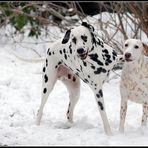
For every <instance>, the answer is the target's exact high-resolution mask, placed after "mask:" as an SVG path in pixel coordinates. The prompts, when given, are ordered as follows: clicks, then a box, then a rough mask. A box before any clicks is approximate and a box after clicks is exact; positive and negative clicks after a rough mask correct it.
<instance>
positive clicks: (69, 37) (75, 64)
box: [37, 22, 117, 135]
mask: <svg viewBox="0 0 148 148" xmlns="http://www.w3.org/2000/svg"><path fill="white" fill-rule="evenodd" d="M116 63H117V54H116V52H115V50H113V49H112V48H111V47H110V46H108V45H107V44H105V43H104V42H103V41H102V39H100V38H99V37H97V36H96V34H95V30H94V27H93V26H91V25H90V24H88V23H86V22H83V23H82V24H81V25H80V26H78V27H75V28H72V29H69V30H67V32H66V33H65V35H64V37H63V38H62V39H60V40H58V41H56V42H55V43H53V45H52V46H50V48H49V49H48V50H47V58H46V60H45V64H44V67H43V91H42V100H41V105H40V108H39V110H38V115H37V124H38V125H39V124H40V121H41V117H42V113H43V108H44V105H45V103H46V101H47V99H48V96H49V94H50V93H51V91H52V90H53V87H54V85H55V83H56V81H57V80H58V79H59V80H61V81H62V82H63V83H64V84H65V85H66V87H67V89H68V92H69V99H70V101H69V105H68V110H67V119H68V121H69V122H70V123H73V111H74V108H75V105H76V103H77V101H78V99H79V96H80V79H81V80H83V81H84V82H85V83H87V84H88V85H89V86H90V88H91V89H92V90H93V92H94V95H95V98H96V102H97V104H98V107H99V110H100V114H101V117H102V120H103V125H104V130H105V132H106V134H108V135H110V134H111V129H110V125H109V122H108V118H107V114H106V111H105V105H104V100H103V91H102V85H103V83H104V81H105V80H106V78H107V76H108V75H109V72H110V71H111V70H112V68H113V66H114V65H115V64H116Z"/></svg>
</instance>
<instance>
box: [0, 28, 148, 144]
mask: <svg viewBox="0 0 148 148" xmlns="http://www.w3.org/2000/svg"><path fill="white" fill-rule="evenodd" d="M9 29H10V28H9ZM54 29H56V28H54ZM51 31H53V30H51ZM3 32H5V30H3ZM56 32H57V34H59V31H58V30H57V31H56ZM1 33H2V32H1ZM62 35H63V34H62V33H61V34H60V36H62ZM25 39H26V40H25V41H27V43H28V42H30V44H27V43H26V44H25V46H26V48H25V49H27V48H35V49H40V50H38V53H40V54H41V56H44V55H45V50H47V48H48V46H49V44H50V43H49V42H47V43H45V44H34V45H33V44H31V42H39V41H45V39H47V38H46V37H42V39H39V40H35V39H34V38H33V39H30V38H25ZM15 40H17V41H24V38H23V40H22V38H21V37H20V36H17V37H16V38H15ZM25 49H24V48H23V47H22V46H18V44H14V43H13V42H12V40H11V39H10V38H9V39H6V38H5V37H3V38H1V40H0V146H113V145H114V146H125V145H131V146H137V145H139V146H140V145H141V146H146V145H148V141H147V137H148V129H147V128H141V126H140V124H141V115H142V107H141V105H139V104H136V103H133V102H129V105H128V112H127V117H126V122H125V133H124V134H122V133H120V132H119V131H118V127H119V114H120V90H119V85H120V74H121V71H116V73H118V75H117V74H115V73H114V72H112V73H111V75H110V78H111V79H109V81H107V82H106V83H105V84H104V86H103V91H104V100H105V106H106V112H107V115H108V119H109V123H110V126H111V129H112V132H113V136H107V135H106V134H105V133H104V129H103V123H102V119H101V117H100V113H99V110H98V106H97V103H96V101H95V98H94V94H93V92H92V90H91V89H90V88H89V87H88V85H86V84H85V83H83V82H82V81H81V95H80V100H79V102H78V104H77V105H76V108H75V111H74V124H73V126H72V127H71V128H67V127H66V125H67V119H66V111H67V107H68V101H69V99H68V92H67V90H66V87H65V86H64V85H63V83H61V82H60V81H58V82H57V83H56V85H55V87H54V90H53V91H52V93H51V94H50V96H49V99H48V101H47V103H46V105H45V108H44V113H43V117H42V120H41V125H40V126H37V125H36V114H37V110H38V108H39V105H40V101H41V91H42V65H43V62H42V61H40V62H34V63H33V62H32V63H30V62H24V61H21V60H19V59H18V58H17V57H15V56H14V54H12V50H16V52H18V53H19V54H20V55H23V56H26V58H28V57H29V58H30V57H33V58H35V57H37V55H36V54H35V53H34V52H33V51H31V50H25Z"/></svg>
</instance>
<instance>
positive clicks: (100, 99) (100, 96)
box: [95, 88, 112, 135]
mask: <svg viewBox="0 0 148 148" xmlns="http://www.w3.org/2000/svg"><path fill="white" fill-rule="evenodd" d="M95 98H96V101H97V104H98V107H99V111H100V114H101V118H102V120H103V125H104V130H105V133H106V134H107V135H112V132H111V128H110V125H109V122H108V118H107V115H106V111H105V105H104V100H103V92H102V88H98V89H97V90H95Z"/></svg>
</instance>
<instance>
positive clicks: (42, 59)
mask: <svg viewBox="0 0 148 148" xmlns="http://www.w3.org/2000/svg"><path fill="white" fill-rule="evenodd" d="M12 54H13V55H14V56H15V57H16V58H18V59H19V60H21V61H25V62H29V63H36V62H43V61H44V60H45V57H41V58H35V59H27V58H24V57H22V56H20V55H18V53H16V52H14V51H12Z"/></svg>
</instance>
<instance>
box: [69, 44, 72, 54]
mask: <svg viewBox="0 0 148 148" xmlns="http://www.w3.org/2000/svg"><path fill="white" fill-rule="evenodd" d="M69 49H70V54H72V48H71V45H69Z"/></svg>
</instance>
